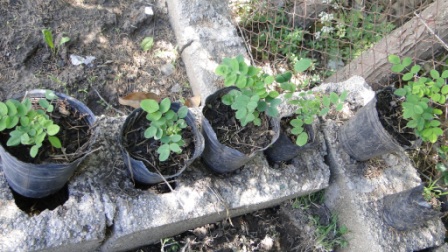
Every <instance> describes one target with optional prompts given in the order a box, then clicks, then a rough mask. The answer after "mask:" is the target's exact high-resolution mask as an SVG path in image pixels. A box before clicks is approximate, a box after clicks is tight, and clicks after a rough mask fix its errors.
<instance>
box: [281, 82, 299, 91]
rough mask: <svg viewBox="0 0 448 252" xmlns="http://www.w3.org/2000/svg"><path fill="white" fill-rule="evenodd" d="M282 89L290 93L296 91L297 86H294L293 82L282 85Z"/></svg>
mask: <svg viewBox="0 0 448 252" xmlns="http://www.w3.org/2000/svg"><path fill="white" fill-rule="evenodd" d="M280 88H281V89H283V90H286V91H289V92H294V91H296V85H294V84H292V83H291V82H283V83H280Z"/></svg>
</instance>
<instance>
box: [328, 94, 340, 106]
mask: <svg viewBox="0 0 448 252" xmlns="http://www.w3.org/2000/svg"><path fill="white" fill-rule="evenodd" d="M330 100H331V102H332V103H333V104H335V103H337V102H338V101H339V96H338V95H337V94H336V93H335V92H331V93H330Z"/></svg>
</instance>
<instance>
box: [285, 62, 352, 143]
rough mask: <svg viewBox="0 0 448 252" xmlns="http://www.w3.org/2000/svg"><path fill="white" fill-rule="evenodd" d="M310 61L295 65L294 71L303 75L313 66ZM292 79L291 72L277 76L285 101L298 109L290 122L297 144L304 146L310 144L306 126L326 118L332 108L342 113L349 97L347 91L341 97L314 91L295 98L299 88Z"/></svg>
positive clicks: (305, 92)
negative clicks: (317, 119) (316, 119)
mask: <svg viewBox="0 0 448 252" xmlns="http://www.w3.org/2000/svg"><path fill="white" fill-rule="evenodd" d="M311 63H312V61H311V60H310V59H307V58H305V59H301V60H299V61H297V62H296V64H295V65H294V70H295V71H296V72H297V73H301V72H303V71H305V70H306V69H308V68H309V67H310V66H311ZM291 77H292V73H291V72H286V73H283V74H280V75H277V77H276V81H277V82H279V83H280V87H281V88H282V89H283V90H284V92H285V99H286V101H287V102H288V104H290V105H294V106H296V107H297V109H296V110H295V112H294V114H295V115H294V119H293V120H291V121H290V124H291V126H292V130H291V134H293V135H295V136H296V144H297V145H298V146H303V145H305V144H306V143H307V142H308V133H307V132H306V131H305V125H311V124H312V123H313V121H314V119H315V118H316V116H325V115H326V114H328V112H329V111H330V108H331V107H332V106H335V108H336V110H337V111H341V110H342V108H343V105H344V100H345V99H346V97H347V94H348V93H347V91H344V92H342V94H341V95H340V96H339V95H338V94H336V93H335V92H331V93H330V95H324V94H319V93H314V92H313V91H304V92H301V93H300V94H298V97H297V96H296V97H294V96H293V94H294V93H295V92H296V91H297V90H296V89H297V86H296V85H295V84H294V83H291V82H289V81H290V79H291Z"/></svg>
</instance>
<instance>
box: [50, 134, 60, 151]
mask: <svg viewBox="0 0 448 252" xmlns="http://www.w3.org/2000/svg"><path fill="white" fill-rule="evenodd" d="M48 141H50V143H51V145H52V146H53V147H55V148H58V149H59V148H61V147H62V144H61V140H59V138H58V137H57V136H49V137H48Z"/></svg>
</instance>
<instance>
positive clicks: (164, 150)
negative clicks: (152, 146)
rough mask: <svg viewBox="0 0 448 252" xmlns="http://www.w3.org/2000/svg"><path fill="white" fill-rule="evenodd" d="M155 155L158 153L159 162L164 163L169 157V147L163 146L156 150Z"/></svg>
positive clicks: (167, 145)
mask: <svg viewBox="0 0 448 252" xmlns="http://www.w3.org/2000/svg"><path fill="white" fill-rule="evenodd" d="M157 153H159V161H160V162H163V161H166V160H167V159H168V158H169V156H170V145H169V144H163V145H161V146H160V147H159V148H158V149H157Z"/></svg>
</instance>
